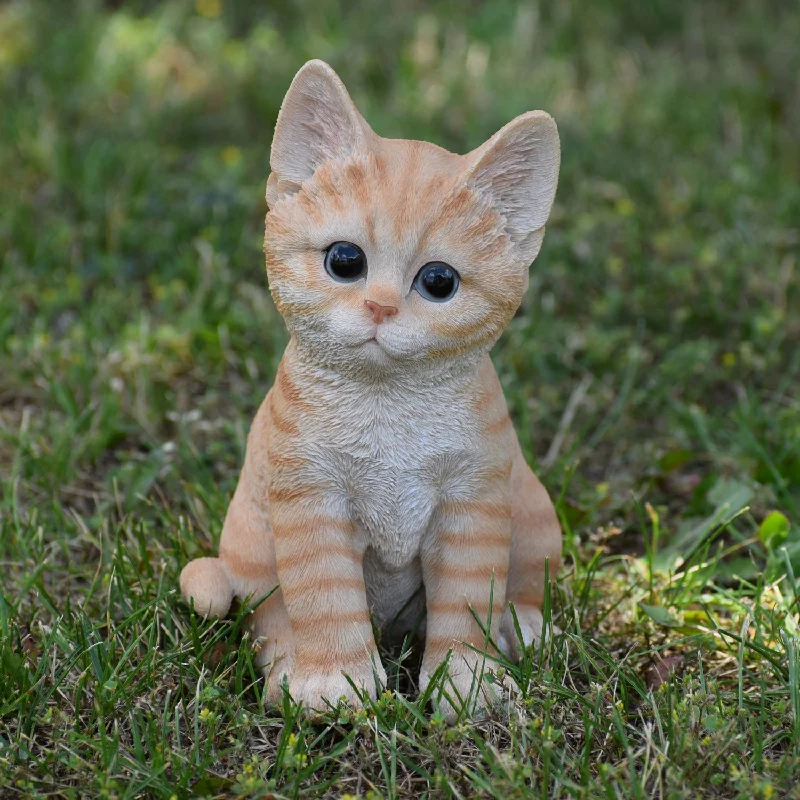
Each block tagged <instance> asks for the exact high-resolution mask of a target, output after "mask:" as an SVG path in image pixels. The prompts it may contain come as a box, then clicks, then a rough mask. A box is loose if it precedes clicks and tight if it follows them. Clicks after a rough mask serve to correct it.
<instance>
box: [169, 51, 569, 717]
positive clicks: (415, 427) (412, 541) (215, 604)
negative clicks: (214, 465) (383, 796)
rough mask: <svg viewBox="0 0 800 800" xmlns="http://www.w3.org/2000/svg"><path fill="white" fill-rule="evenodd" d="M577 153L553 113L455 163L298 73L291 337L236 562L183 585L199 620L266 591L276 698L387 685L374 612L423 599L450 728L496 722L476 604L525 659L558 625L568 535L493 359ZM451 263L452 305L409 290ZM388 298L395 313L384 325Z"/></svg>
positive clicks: (249, 467)
mask: <svg viewBox="0 0 800 800" xmlns="http://www.w3.org/2000/svg"><path fill="white" fill-rule="evenodd" d="M559 157H560V150H559V141H558V133H557V130H556V126H555V122H554V121H553V120H552V119H551V118H550V117H549V116H548V115H547V114H545V113H544V112H529V113H527V114H523V115H521V116H519V117H517V118H516V119H514V120H512V121H511V122H510V123H508V125H506V126H505V127H504V128H503V129H501V130H500V131H498V133H497V134H495V135H494V136H493V137H491V139H489V140H488V141H487V142H486V143H484V144H483V145H481V146H480V147H478V148H477V149H476V150H474V151H473V152H471V153H468V154H466V155H463V156H459V155H454V154H452V153H448V152H446V151H445V150H443V149H441V148H439V147H437V146H435V145H432V144H429V143H426V142H412V141H403V140H389V139H382V138H381V137H379V136H377V135H376V134H374V133H373V132H372V130H371V129H370V128H369V126H368V125H367V123H366V122H365V121H364V119H363V118H362V117H361V115H360V114H359V113H358V111H357V110H356V108H355V106H354V105H353V103H352V101H351V100H350V98H349V96H348V94H347V90H346V89H345V88H344V85H343V84H342V82H341V81H340V80H339V78H338V77H337V76H336V74H335V73H334V72H333V70H331V68H330V67H328V66H327V65H326V64H324V63H322V62H319V61H313V62H309V63H308V64H307V65H306V66H305V67H303V69H301V70H300V72H299V73H298V74H297V76H296V77H295V79H294V81H293V82H292V86H291V88H290V90H289V92H288V93H287V97H286V99H285V101H284V105H283V106H282V108H281V112H280V115H279V119H278V124H277V126H276V131H275V137H274V140H273V145H272V153H271V159H270V163H271V167H272V170H273V173H272V175H271V176H270V179H269V182H268V185H267V200H268V203H269V206H270V211H269V213H268V214H267V218H266V223H265V239H264V252H265V257H266V263H267V271H268V275H269V282H270V289H271V291H272V294H273V297H274V298H275V303H276V305H277V307H278V309H279V311H280V313H281V314H282V316H283V317H284V319H285V321H286V324H287V327H288V328H289V331H290V333H291V341H290V343H289V346H288V347H287V349H286V352H285V353H284V356H283V358H282V360H281V364H280V367H279V369H278V371H277V375H276V379H275V384H274V386H273V387H272V388H271V390H270V391H269V393H268V395H267V397H266V399H265V401H264V403H263V405H262V407H261V409H260V410H259V412H258V414H257V415H256V418H255V420H254V422H253V426H252V429H251V431H250V434H249V437H248V443H247V451H246V456H245V464H244V467H243V469H242V474H241V477H240V480H239V485H238V487H237V489H236V492H235V494H234V497H233V499H232V501H231V505H230V508H229V509H228V513H227V515H226V519H225V524H224V526H223V531H222V539H221V543H220V556H219V558H218V559H203V560H201V561H198V562H194V563H192V564H189V565H188V566H187V567H185V568H184V571H183V573H182V575H181V589H182V591H183V594H184V596H185V597H186V598H187V600H189V601H194V603H195V607H196V609H197V610H198V611H200V612H201V613H203V614H212V615H213V614H222V613H224V612H225V610H226V609H227V607H228V605H229V604H230V602H231V597H232V596H235V597H237V598H239V599H240V600H246V599H249V600H251V601H254V599H255V600H256V601H257V600H258V598H266V599H263V600H261V602H260V603H259V604H258V607H257V608H256V610H255V611H254V613H253V614H252V617H251V629H252V632H253V635H254V637H255V639H256V641H257V646H258V647H259V648H260V649H259V652H258V657H257V663H258V664H259V665H260V666H262V667H263V668H264V670H265V675H266V680H267V692H268V696H269V697H270V699H272V700H273V701H278V700H280V698H281V696H282V688H281V687H282V682H285V683H286V685H288V687H289V691H290V692H291V693H292V694H293V695H294V697H295V699H297V700H298V701H300V702H301V703H302V704H303V706H305V707H306V708H311V709H318V710H320V709H324V708H325V707H326V705H327V703H328V702H330V703H336V702H337V700H338V699H339V698H340V697H344V698H345V699H346V700H348V701H350V702H352V703H354V704H358V702H359V699H358V695H357V693H356V692H355V691H354V690H353V689H352V687H351V685H350V681H348V680H347V678H346V677H345V675H349V676H350V678H351V679H352V680H353V682H354V683H355V685H356V686H358V687H360V689H363V690H364V691H366V692H368V693H369V694H370V695H371V696H373V697H374V696H375V695H376V693H377V692H378V691H380V688H381V686H382V685H383V683H384V682H385V679H386V675H385V672H384V670H383V667H382V666H381V663H380V657H379V655H378V649H377V646H376V642H375V639H374V636H373V628H372V625H371V621H370V614H371V612H372V613H374V614H375V620H376V622H377V623H378V624H380V625H382V626H384V627H385V628H389V627H390V626H391V623H392V621H394V626H395V627H397V626H398V625H399V626H402V627H403V629H404V630H405V629H408V628H411V627H413V626H414V625H415V623H416V622H417V621H418V617H419V615H420V614H421V612H422V610H423V609H422V604H423V602H424V604H425V608H426V610H427V618H426V623H425V625H426V627H425V628H424V630H425V638H426V643H425V651H424V656H423V662H422V671H421V676H420V682H421V685H422V686H423V688H424V687H425V686H426V685H427V684H428V681H429V680H430V676H431V675H433V674H434V672H435V671H436V669H437V668H438V666H439V665H440V664H441V663H442V661H443V660H445V659H447V658H448V657H449V658H450V659H451V660H450V672H451V679H450V681H449V683H447V682H446V683H445V685H444V690H445V692H447V693H449V694H450V697H451V699H450V700H448V699H447V698H446V697H445V696H444V695H443V694H442V695H440V694H439V693H438V690H437V694H436V696H435V697H434V703H435V704H436V705H438V706H439V708H441V710H442V711H443V712H444V713H445V715H446V716H447V718H448V719H450V720H452V719H455V718H456V717H457V716H458V715H459V714H460V712H461V708H460V706H461V702H460V701H454V698H459V697H460V700H461V701H466V704H467V709H466V712H467V713H479V712H480V710H481V709H482V708H484V707H486V706H487V705H491V704H492V703H493V702H494V700H495V699H497V698H496V696H495V697H492V696H491V695H496V694H497V689H498V688H501V684H498V683H487V682H485V681H483V680H482V675H481V673H482V672H483V671H485V670H487V669H489V668H490V666H491V661H489V660H487V655H489V656H491V655H492V653H491V647H489V650H490V652H489V653H488V654H485V653H483V652H482V651H483V650H485V649H486V647H487V640H486V635H485V632H484V631H483V630H481V626H480V625H478V623H477V622H476V621H475V618H474V614H477V615H478V617H479V618H480V619H481V620H483V622H484V623H488V621H489V617H491V626H490V634H491V638H492V639H493V640H494V641H496V642H498V643H499V644H500V645H501V647H502V649H503V650H504V652H506V653H507V654H508V655H510V656H512V657H518V656H519V655H520V653H521V651H522V648H523V647H525V646H528V645H530V644H531V643H533V642H535V641H536V639H537V638H538V637H540V636H541V635H542V615H541V608H542V603H543V598H544V595H545V592H546V585H545V575H546V573H547V570H548V569H549V574H550V575H551V576H554V575H555V574H556V572H557V570H558V567H559V563H560V559H561V532H560V528H559V524H558V519H557V517H556V514H555V511H554V509H553V505H552V503H551V501H550V498H549V497H548V495H547V492H546V491H545V489H544V488H543V487H542V485H541V483H540V482H539V481H538V480H537V478H536V477H535V476H534V474H533V473H532V472H531V470H530V468H529V467H528V465H527V464H526V462H525V459H524V457H523V454H522V450H521V448H520V446H519V442H518V440H517V438H516V435H515V433H514V430H513V427H512V424H511V420H510V418H509V414H508V409H507V407H506V402H505V398H504V396H503V391H502V388H501V386H500V382H499V380H498V378H497V374H496V372H495V370H494V367H493V366H492V363H491V361H490V359H489V357H488V351H489V349H490V348H491V346H492V345H493V344H494V342H495V341H496V340H497V338H498V337H499V336H500V335H501V333H502V331H503V329H504V328H505V326H506V325H507V324H508V322H509V321H510V320H511V319H512V317H513V315H514V313H515V311H516V310H517V308H518V307H519V305H520V302H521V299H522V296H523V293H524V291H525V288H526V286H527V282H528V267H529V264H530V261H531V260H532V259H533V258H535V257H536V255H537V254H538V252H539V248H540V247H541V244H542V239H543V236H544V225H545V223H546V221H547V217H548V214H549V212H550V208H551V206H552V203H553V198H554V196H555V189H556V183H557V178H558V165H559ZM336 241H350V242H353V243H354V244H356V245H358V246H359V247H360V248H361V249H362V250H363V252H364V253H365V254H366V258H367V273H366V276H365V277H364V278H363V279H359V280H358V281H355V282H353V283H352V284H346V285H345V284H342V283H341V282H336V281H334V280H333V278H332V277H331V276H330V275H328V274H327V273H326V271H325V268H324V253H325V249H326V248H327V247H329V246H330V245H331V244H332V243H333V242H336ZM432 261H443V262H445V263H447V264H449V265H450V266H451V267H452V268H453V269H455V270H456V271H457V272H458V273H459V275H460V277H461V282H460V285H459V289H458V291H457V293H456V294H455V295H454V296H453V298H452V299H451V300H448V301H447V302H442V303H434V302H430V301H428V300H425V299H424V298H422V297H421V296H420V295H419V294H418V293H417V292H416V291H415V290H414V289H413V282H414V278H415V276H416V275H417V274H418V272H419V270H420V269H421V268H422V267H423V266H424V265H425V264H427V263H429V262H432ZM378 306H384V307H386V308H391V309H393V311H392V312H391V313H388V314H386V315H385V316H384V315H383V314H381V315H380V317H381V318H380V319H378V317H375V316H373V315H374V313H375V309H376V308H377V307H378ZM373 338H374V339H375V340H376V341H369V340H370V339H373ZM548 565H549V566H548ZM423 583H424V589H423ZM276 586H277V587H278V588H277V590H275V591H274V592H273V591H272V590H273V589H275V587H276ZM271 592H272V593H271ZM511 603H513V604H514V607H515V609H516V612H517V616H518V619H519V622H520V627H521V629H522V633H523V639H524V641H523V642H516V641H514V638H515V636H516V631H515V629H514V626H513V625H512V624H511V620H512V618H511V616H510V611H509V608H510V605H509V604H511ZM409 609H411V611H409ZM397 632H398V631H395V630H394V629H392V630H391V631H389V630H386V629H385V630H384V631H383V633H384V634H385V635H387V636H390V635H391V636H394V635H395V634H396V633H397ZM402 632H403V631H400V633H402ZM448 654H449V655H448ZM448 687H449V688H448ZM451 690H452V691H451Z"/></svg>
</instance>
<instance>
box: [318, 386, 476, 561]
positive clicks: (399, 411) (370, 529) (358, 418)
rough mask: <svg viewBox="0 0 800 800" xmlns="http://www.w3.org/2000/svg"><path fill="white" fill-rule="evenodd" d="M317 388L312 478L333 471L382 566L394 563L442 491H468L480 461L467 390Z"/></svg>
mask: <svg viewBox="0 0 800 800" xmlns="http://www.w3.org/2000/svg"><path fill="white" fill-rule="evenodd" d="M323 388H327V387H320V386H319V385H318V386H317V389H318V390H322V389H323ZM321 395H322V396H320V394H318V396H317V401H316V403H315V405H316V407H317V409H318V412H319V413H317V414H315V416H314V419H313V421H312V422H311V427H312V428H313V430H312V431H310V433H311V434H312V435H311V441H313V445H311V446H312V447H313V451H314V454H313V461H314V463H315V464H316V465H317V468H318V469H319V470H320V477H322V474H324V475H326V476H327V477H328V479H330V477H331V476H335V482H336V486H337V489H338V490H339V491H340V492H341V493H342V494H343V496H344V497H343V499H346V502H347V503H348V506H349V510H350V513H351V514H352V516H353V518H354V519H355V521H356V523H357V524H358V526H359V528H360V529H361V531H362V533H363V535H364V536H365V540H366V542H365V543H366V544H367V545H368V546H370V547H371V548H372V549H373V550H374V551H375V554H376V555H377V556H378V559H379V560H380V562H381V563H382V564H383V566H384V567H385V568H386V569H387V570H399V569H402V568H403V567H406V566H407V565H408V564H410V563H411V562H412V561H413V559H414V558H415V557H416V556H417V555H418V554H419V550H420V545H421V543H422V541H423V537H424V536H425V534H426V531H427V530H428V529H429V526H430V522H431V518H432V516H433V513H434V511H435V508H436V505H437V503H438V502H439V501H440V499H441V498H442V496H443V494H445V493H447V492H452V491H453V490H454V489H455V490H458V489H459V488H460V487H463V489H464V490H469V485H470V484H471V483H473V481H474V477H475V475H476V474H478V472H479V471H480V469H481V467H482V466H484V465H485V455H484V454H483V453H482V447H481V442H480V439H479V437H476V435H475V431H476V421H475V419H474V412H472V410H471V405H472V404H471V396H470V393H469V392H468V391H467V390H466V389H465V387H464V384H463V383H462V382H453V383H452V384H445V385H437V386H435V387H431V389H430V391H423V390H416V391H415V390H413V389H409V388H408V387H406V388H405V389H400V388H399V387H397V386H392V387H387V386H381V385H378V386H372V387H370V389H369V390H368V391H365V389H364V386H363V385H360V386H359V385H351V384H348V383H344V382H343V383H341V384H340V385H338V386H336V387H335V388H334V387H331V388H330V390H329V391H322V392H321Z"/></svg>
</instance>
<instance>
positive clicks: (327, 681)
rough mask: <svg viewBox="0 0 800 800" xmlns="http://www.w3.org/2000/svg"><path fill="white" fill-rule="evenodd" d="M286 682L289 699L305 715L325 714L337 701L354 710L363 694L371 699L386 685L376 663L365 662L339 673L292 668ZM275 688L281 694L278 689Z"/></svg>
mask: <svg viewBox="0 0 800 800" xmlns="http://www.w3.org/2000/svg"><path fill="white" fill-rule="evenodd" d="M348 679H349V680H348ZM351 682H352V683H351ZM287 683H288V689H289V694H290V695H291V696H292V699H293V700H295V701H296V702H298V703H300V705H302V706H303V708H304V709H306V711H307V712H311V713H314V712H322V711H325V710H326V709H328V708H329V706H336V705H337V704H338V703H339V701H340V700H344V701H345V702H347V703H349V704H350V705H351V706H353V707H354V708H361V707H362V706H363V705H364V703H363V701H362V699H361V698H362V697H363V696H364V694H365V693H366V695H368V696H369V697H371V698H372V699H373V700H374V699H375V698H376V697H377V696H378V694H379V693H380V691H381V689H382V687H383V686H385V685H386V672H385V670H384V669H383V666H382V665H381V664H380V663H379V662H376V663H375V664H374V665H373V663H372V661H371V660H368V659H367V660H365V662H364V663H363V664H357V665H349V666H347V667H344V668H342V669H339V670H336V669H330V670H325V671H323V672H320V671H319V670H311V669H303V668H302V667H300V668H295V669H294V670H293V674H292V675H291V676H289V677H288V680H287ZM353 685H355V687H357V689H358V691H356V689H355V688H354V686H353ZM279 688H280V691H281V693H282V686H280V687H279ZM270 699H272V698H270Z"/></svg>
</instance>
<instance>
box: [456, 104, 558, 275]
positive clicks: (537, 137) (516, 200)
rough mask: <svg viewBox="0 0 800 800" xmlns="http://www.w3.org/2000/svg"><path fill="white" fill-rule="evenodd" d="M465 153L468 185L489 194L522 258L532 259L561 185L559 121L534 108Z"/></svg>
mask: <svg viewBox="0 0 800 800" xmlns="http://www.w3.org/2000/svg"><path fill="white" fill-rule="evenodd" d="M466 158H467V159H468V160H469V161H470V162H471V163H470V166H469V167H468V169H467V173H466V183H467V186H469V187H470V188H471V189H473V190H474V191H476V192H478V193H480V194H484V195H488V196H489V197H490V199H491V202H492V205H493V206H494V208H495V209H496V211H497V212H498V213H499V214H501V215H502V217H503V218H504V221H505V228H506V233H508V235H509V237H510V238H511V240H512V241H513V242H514V243H515V244H516V245H517V248H518V252H519V255H520V259H521V260H522V261H524V262H526V264H530V262H531V261H533V259H534V258H536V256H537V255H538V253H539V248H540V247H541V246H542V239H543V238H544V225H545V223H546V222H547V218H548V216H549V215H550V209H551V208H552V207H553V200H554V199H555V196H556V186H557V185H558V168H559V164H560V162H561V146H560V144H559V139H558V128H557V127H556V123H555V120H554V119H553V118H552V117H551V116H550V115H549V114H547V113H545V112H544V111H529V112H528V113H527V114H522V115H520V116H519V117H517V118H516V119H513V120H511V122H509V123H508V125H506V126H505V127H503V128H501V129H500V130H499V131H498V132H497V133H496V134H495V135H494V136H492V138H491V139H489V141H487V142H485V143H484V144H482V145H481V146H480V147H479V148H477V150H473V151H472V153H470V154H469V155H468V156H466Z"/></svg>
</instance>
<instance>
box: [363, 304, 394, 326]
mask: <svg viewBox="0 0 800 800" xmlns="http://www.w3.org/2000/svg"><path fill="white" fill-rule="evenodd" d="M364 305H365V306H366V307H367V308H368V309H369V310H370V311H371V312H372V319H374V320H375V323H376V324H377V325H380V324H381V322H383V321H384V320H385V319H386V317H391V316H393V315H394V314H396V313H397V308H395V306H382V305H381V304H380V303H375V302H374V301H372V300H365V301H364Z"/></svg>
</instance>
